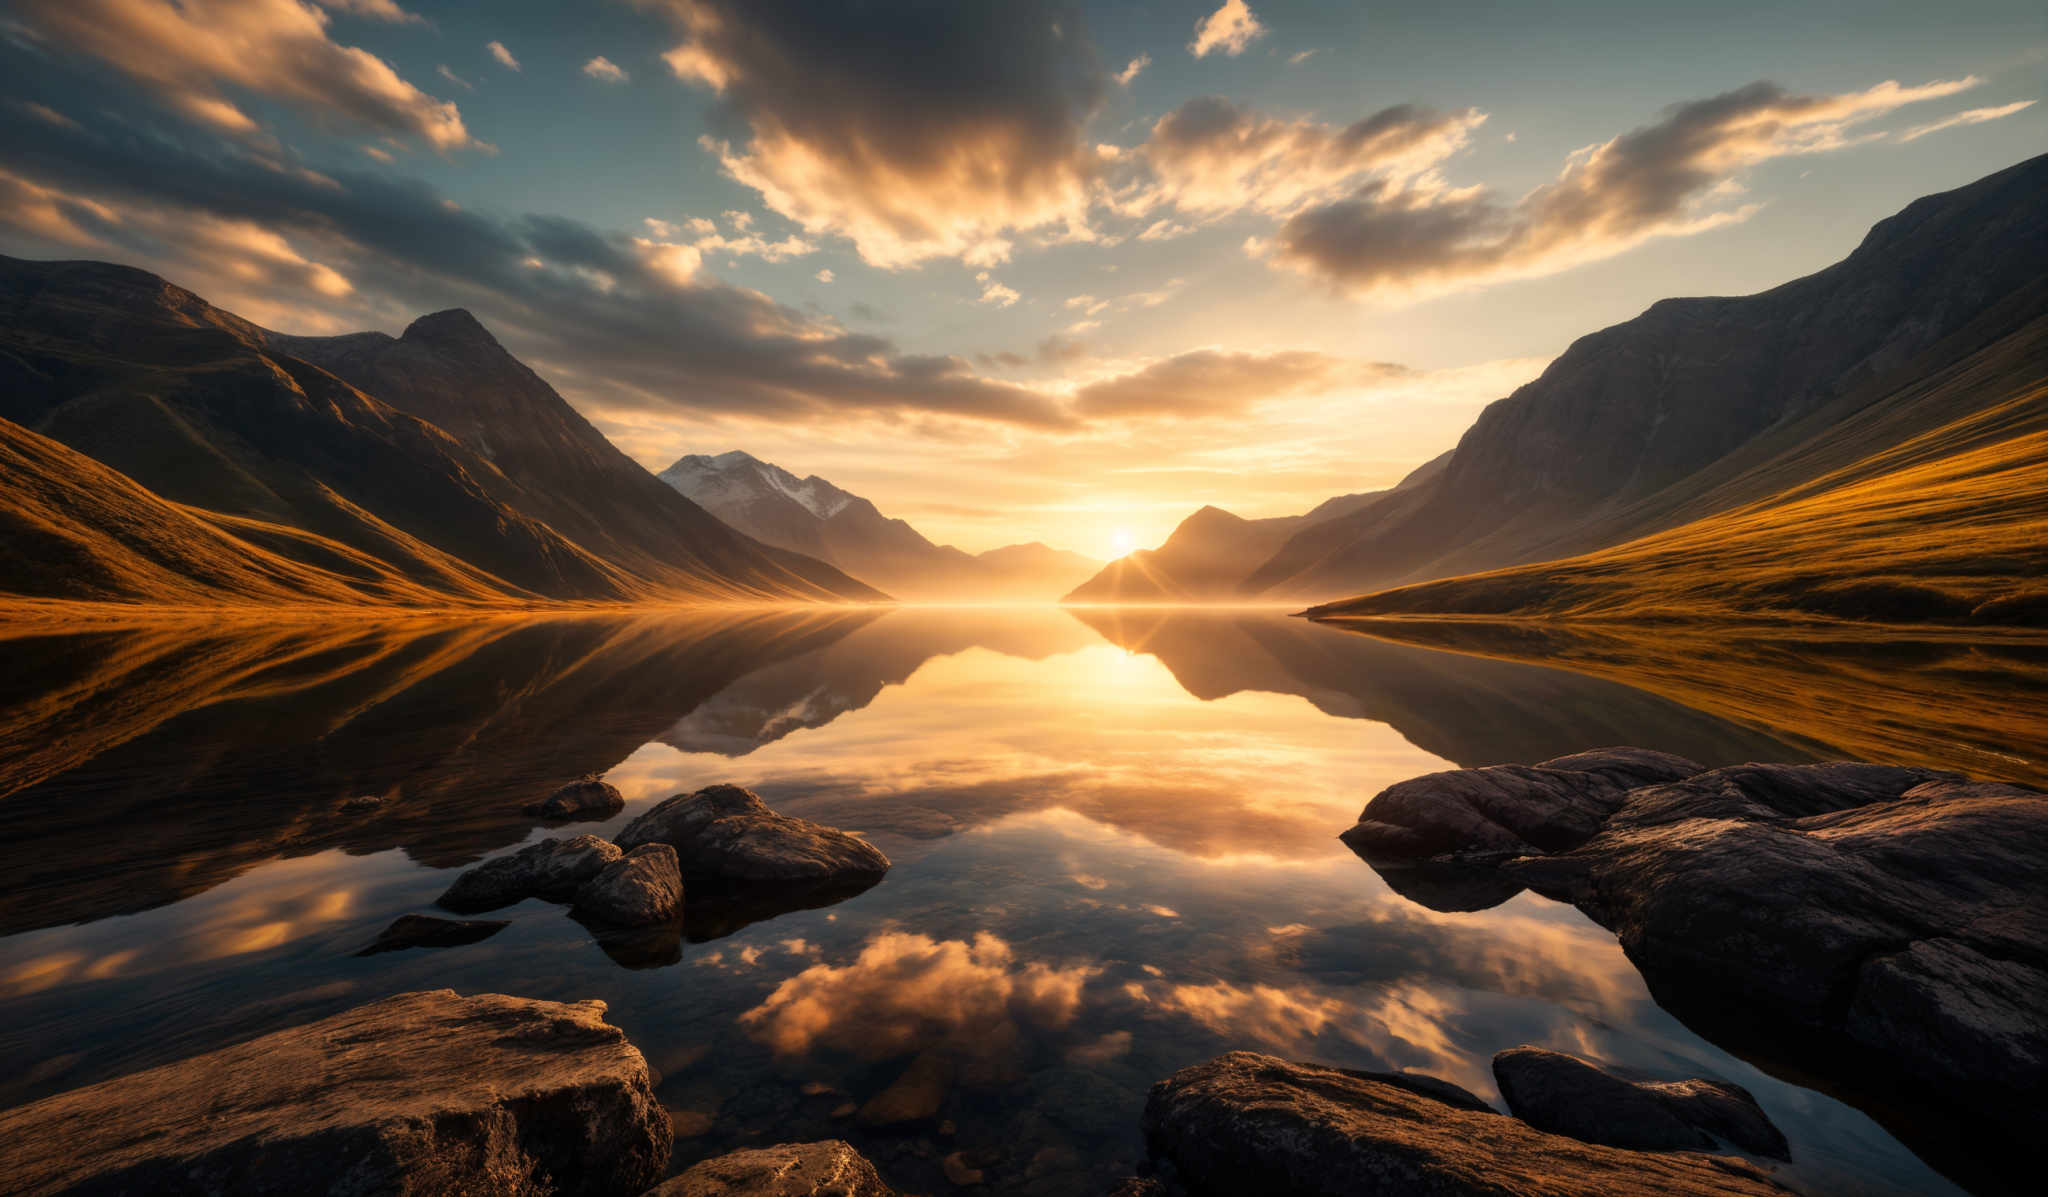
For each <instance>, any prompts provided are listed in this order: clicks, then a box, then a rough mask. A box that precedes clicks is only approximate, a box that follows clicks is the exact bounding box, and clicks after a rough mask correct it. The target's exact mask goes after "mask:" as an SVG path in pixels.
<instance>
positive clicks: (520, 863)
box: [434, 835, 623, 914]
mask: <svg viewBox="0 0 2048 1197" xmlns="http://www.w3.org/2000/svg"><path fill="white" fill-rule="evenodd" d="M621 855H623V853H621V852H620V851H619V848H618V846H617V845H615V844H613V843H612V842H611V841H609V840H603V839H599V838H598V837H597V836H594V835H579V836H575V837H574V838H571V839H566V840H562V839H554V838H549V839H544V840H541V841H539V842H537V843H533V844H528V845H527V846H526V847H524V848H521V849H520V850H519V851H517V852H513V853H511V854H509V855H506V856H498V857H493V858H492V859H490V860H487V861H484V862H483V863H482V864H480V865H476V866H475V867H473V868H470V869H468V870H466V871H464V872H463V874H462V875H461V876H460V877H457V878H456V879H455V884H453V885H451V886H449V887H448V892H446V893H444V894H442V895H441V896H440V897H439V898H437V899H435V903H434V904H435V905H437V906H441V907H445V908H446V909H449V910H453V911H457V912H459V913H465V914H467V913H472V912H476V911H484V910H496V909H497V908H498V907H500V906H510V905H512V904H513V903H514V902H523V901H525V900H526V899H528V898H550V899H555V900H560V901H566V900H567V899H568V898H569V897H570V896H572V895H573V894H574V893H575V892H576V888H577V887H578V886H580V885H582V884H583V883H584V882H586V881H588V880H590V879H591V878H592V877H595V876H597V874H598V873H599V872H600V871H602V870H603V869H604V867H605V866H606V865H609V864H611V863H612V862H613V861H615V860H618V859H619V858H620V856H621Z"/></svg>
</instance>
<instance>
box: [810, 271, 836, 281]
mask: <svg viewBox="0 0 2048 1197" xmlns="http://www.w3.org/2000/svg"><path fill="white" fill-rule="evenodd" d="M811 277H812V278H814V279H817V280H818V281H819V282H821V283H829V282H831V281H832V279H833V274H832V271H831V268H830V267H827V268H826V269H823V270H820V271H818V273H816V274H814V275H812V276H811Z"/></svg>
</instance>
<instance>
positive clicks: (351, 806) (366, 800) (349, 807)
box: [341, 794, 384, 815]
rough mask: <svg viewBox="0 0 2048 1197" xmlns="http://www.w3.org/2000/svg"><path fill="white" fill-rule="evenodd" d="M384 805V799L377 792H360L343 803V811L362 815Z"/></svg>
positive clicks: (347, 813)
mask: <svg viewBox="0 0 2048 1197" xmlns="http://www.w3.org/2000/svg"><path fill="white" fill-rule="evenodd" d="M382 805H384V799H382V798H380V797H378V796H377V795H375V794H358V795H357V796H355V797H354V798H350V799H348V800H347V801H345V802H343V803H342V804H341V813H343V814H345V815H360V814H363V813H365V812H367V811H373V810H376V809H377V808H378V807H380V806H382Z"/></svg>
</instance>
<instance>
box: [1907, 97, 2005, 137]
mask: <svg viewBox="0 0 2048 1197" xmlns="http://www.w3.org/2000/svg"><path fill="white" fill-rule="evenodd" d="M2033 106H2034V101H2032V100H2020V101H2017V102H2015V103H2011V104H2001V105H1999V106H1998V107H1996V108H1972V109H1970V110H1969V111H1967V112H1958V113H1956V114H1955V115H1954V116H1947V117H1943V118H1942V119H1940V120H1938V121H1932V122H1930V123H1928V124H1925V125H1915V126H1913V127H1912V128H1910V129H1908V130H1906V131H1905V132H1904V133H1901V134H1899V140H1900V141H1918V140H1920V139H1921V138H1923V137H1925V136H1927V135H1928V134H1929V133H1939V132H1941V131H1942V130H1944V129H1959V128H1961V127H1963V126H1964V125H1981V124H1983V123H1984V122H1985V121H1995V120H1997V119H1999V118H2000V117H2006V116H2011V115H2012V114H2013V113H2015V112H2024V111H2026V110H2027V109H2029V108H2032V107H2033Z"/></svg>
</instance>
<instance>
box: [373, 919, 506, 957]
mask: <svg viewBox="0 0 2048 1197" xmlns="http://www.w3.org/2000/svg"><path fill="white" fill-rule="evenodd" d="M511 925H512V924H511V923H508V922H506V921H504V920H503V919H473V920H472V919H437V918H435V917H433V916H432V915H425V914H401V915H399V916H398V917H397V918H396V919H393V920H392V921H391V925H390V926H389V927H386V928H384V930H383V931H382V932H380V933H379V934H378V935H377V938H376V939H374V940H372V941H370V946H369V947H367V948H364V949H363V950H362V951H360V952H357V953H356V955H358V956H375V955H376V954H377V953H379V952H396V951H399V950H400V949H403V948H453V947H459V946H461V945H463V944H466V943H476V942H477V941H478V940H483V939H489V938H490V937H491V936H493V935H496V934H497V933H498V932H500V931H503V930H504V929H505V928H507V927H509V926H511Z"/></svg>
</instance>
